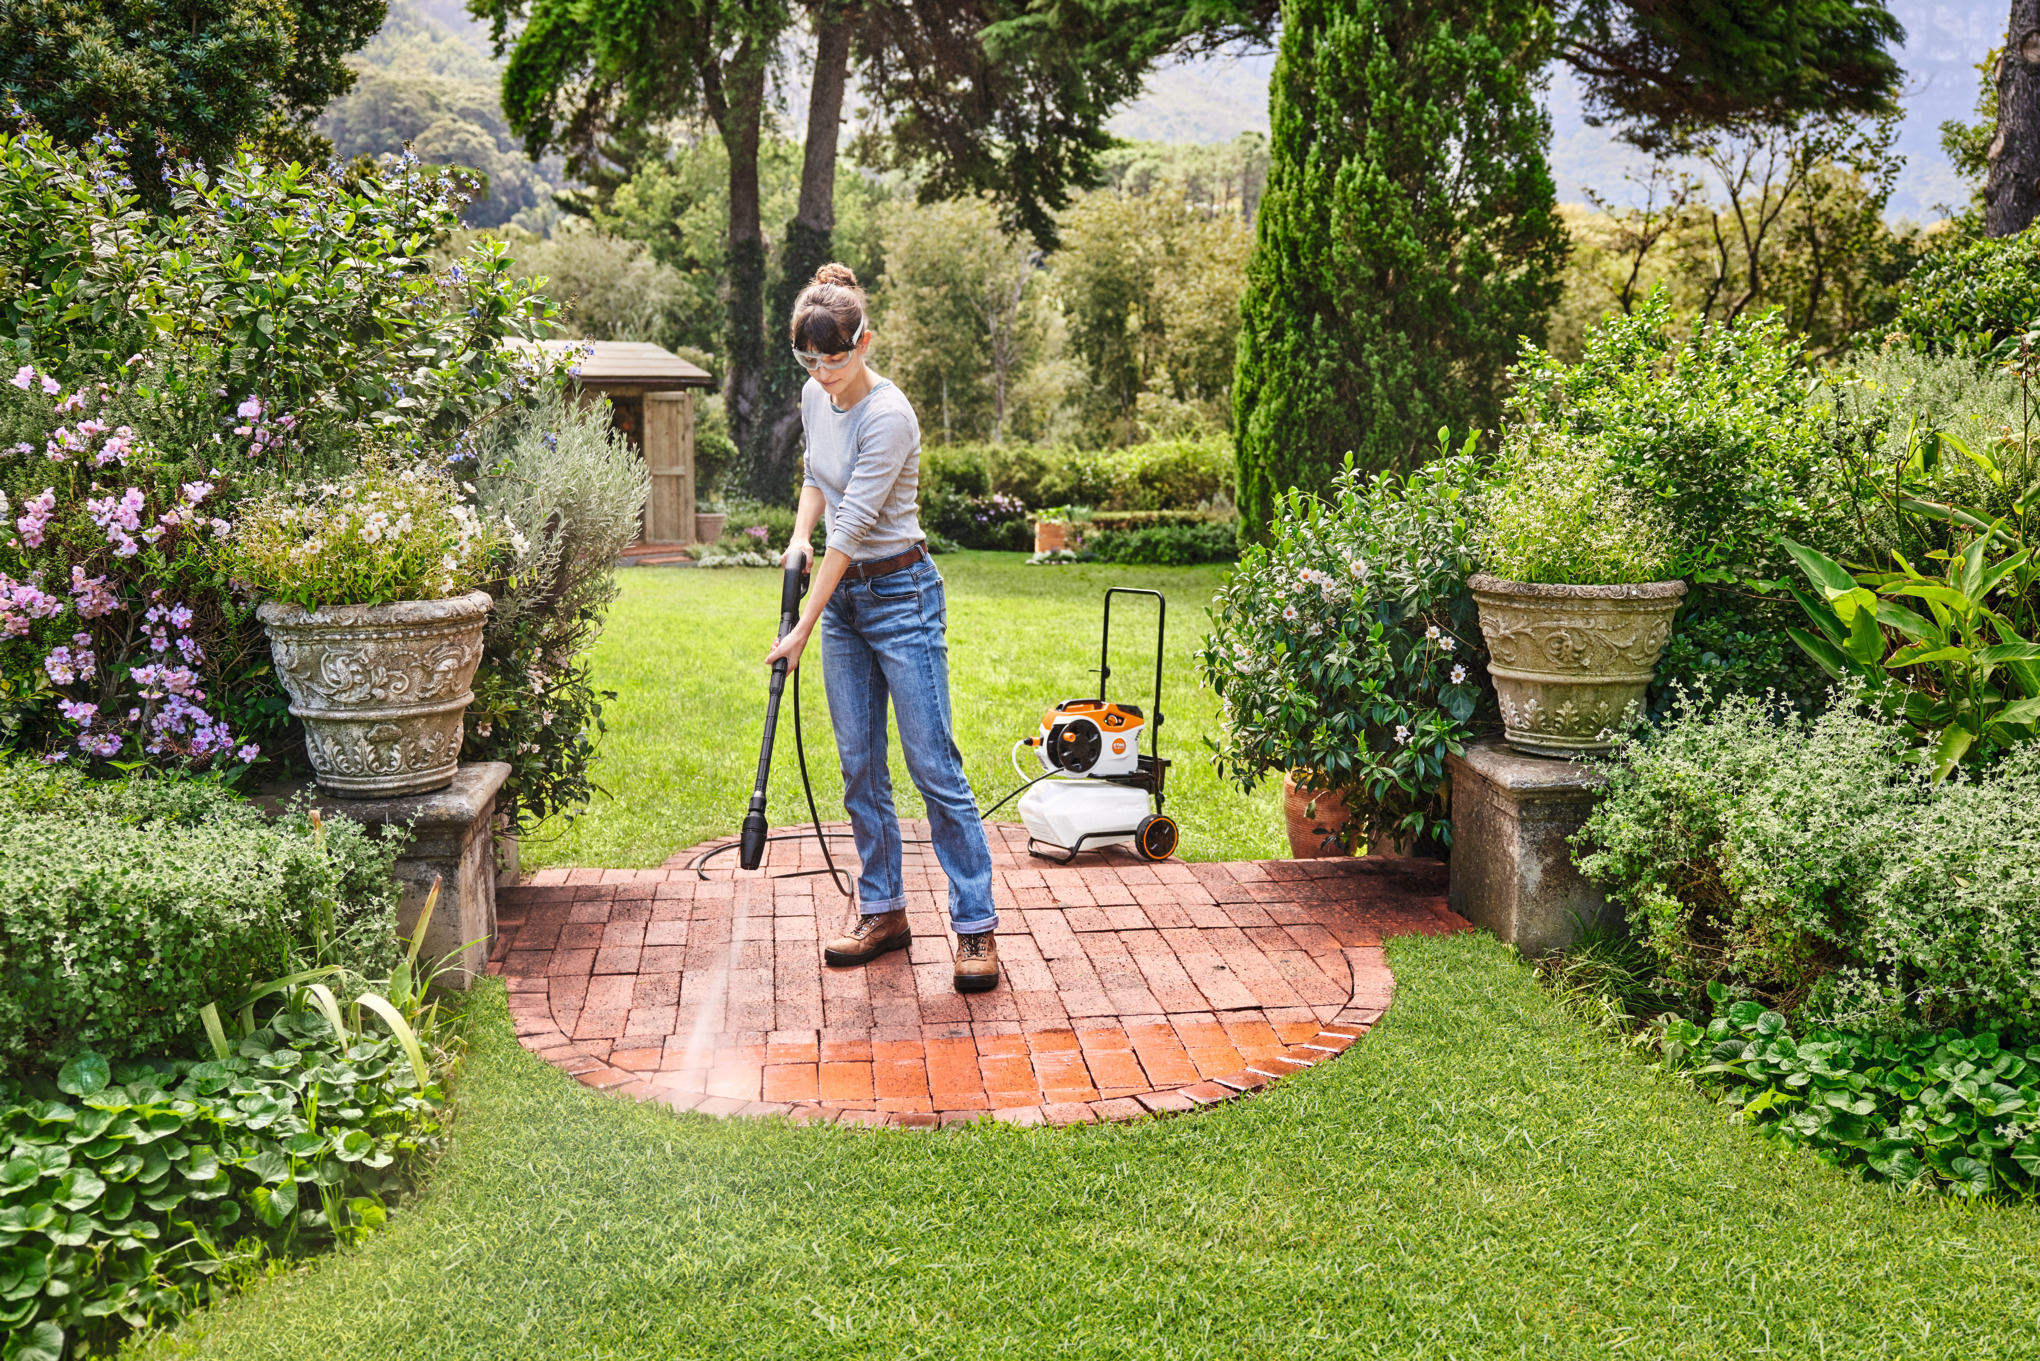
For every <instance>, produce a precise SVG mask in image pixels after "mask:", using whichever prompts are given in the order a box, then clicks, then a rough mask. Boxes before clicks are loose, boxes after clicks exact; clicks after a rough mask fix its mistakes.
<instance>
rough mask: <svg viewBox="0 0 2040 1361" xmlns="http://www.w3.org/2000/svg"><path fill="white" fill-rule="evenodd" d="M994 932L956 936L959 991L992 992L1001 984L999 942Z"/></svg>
mask: <svg viewBox="0 0 2040 1361" xmlns="http://www.w3.org/2000/svg"><path fill="white" fill-rule="evenodd" d="M993 934H994V933H993V932H990V931H976V932H973V933H972V934H970V935H968V936H958V937H957V938H956V990H957V991H958V992H990V991H991V990H992V989H993V988H996V987H997V986H999V942H997V941H996V940H993V939H992V936H993Z"/></svg>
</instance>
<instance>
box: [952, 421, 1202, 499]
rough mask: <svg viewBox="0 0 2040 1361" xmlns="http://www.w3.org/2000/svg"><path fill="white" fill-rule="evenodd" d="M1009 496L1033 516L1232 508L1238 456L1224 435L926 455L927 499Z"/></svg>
mask: <svg viewBox="0 0 2040 1361" xmlns="http://www.w3.org/2000/svg"><path fill="white" fill-rule="evenodd" d="M936 492H947V493H950V494H952V495H955V496H959V497H970V496H991V495H999V496H1007V497H1011V498H1013V499H1015V500H1017V501H1019V502H1020V503H1021V504H1022V505H1024V506H1026V507H1027V508H1028V509H1030V510H1040V509H1042V508H1044V507H1047V506H1058V505H1085V506H1093V507H1096V508H1098V509H1100V510H1112V511H1196V510H1198V509H1200V508H1206V507H1211V506H1214V505H1216V506H1223V507H1228V508H1229V507H1230V506H1231V504H1232V492H1233V459H1232V451H1231V449H1230V447H1229V445H1228V444H1227V442H1226V440H1225V439H1224V438H1222V437H1219V438H1209V439H1183V440H1156V441H1154V442H1153V443H1150V444H1134V445H1128V446H1127V447H1125V448H1123V449H1102V450H1087V449H1077V448H1072V447H1069V446H1066V445H1057V446H1043V445H1033V444H948V445H935V446H930V447H928V448H924V449H923V450H922V451H921V495H922V503H923V505H924V506H925V505H926V504H927V501H928V498H929V496H930V495H931V494H934V493H936Z"/></svg>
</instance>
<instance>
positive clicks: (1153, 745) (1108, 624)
mask: <svg viewBox="0 0 2040 1361" xmlns="http://www.w3.org/2000/svg"><path fill="white" fill-rule="evenodd" d="M1115 595H1151V596H1153V597H1154V598H1155V708H1154V720H1153V721H1152V722H1151V723H1149V724H1148V755H1149V756H1151V757H1159V756H1160V754H1161V750H1160V748H1161V741H1162V658H1163V656H1164V651H1163V634H1164V632H1165V630H1166V629H1167V627H1168V623H1169V600H1168V597H1167V596H1165V595H1163V594H1162V593H1161V592H1160V591H1149V590H1143V589H1141V588H1140V587H1137V586H1108V587H1106V588H1105V627H1104V629H1103V631H1102V635H1101V637H1100V638H1099V641H1098V694H1099V696H1100V697H1101V698H1102V697H1104V696H1105V695H1106V694H1107V693H1108V692H1107V689H1106V682H1107V681H1110V680H1111V679H1112V597H1113V596H1115Z"/></svg>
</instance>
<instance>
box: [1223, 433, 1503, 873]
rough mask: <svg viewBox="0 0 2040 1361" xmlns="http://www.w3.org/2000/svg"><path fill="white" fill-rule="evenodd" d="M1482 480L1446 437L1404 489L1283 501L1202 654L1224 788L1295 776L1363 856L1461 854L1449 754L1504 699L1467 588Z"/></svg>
mask: <svg viewBox="0 0 2040 1361" xmlns="http://www.w3.org/2000/svg"><path fill="white" fill-rule="evenodd" d="M1479 486H1480V470H1479V467H1478V465H1477V463H1476V462H1475V460H1474V458H1473V457H1472V441H1471V440H1468V441H1467V443H1466V445H1465V447H1464V448H1462V449H1461V450H1460V451H1459V452H1458V453H1454V452H1453V450H1452V449H1451V448H1449V447H1448V446H1446V445H1445V444H1444V436H1443V432H1440V448H1439V457H1438V458H1437V459H1434V460H1433V461H1431V462H1429V463H1427V464H1425V465H1424V466H1423V467H1422V468H1420V469H1418V470H1417V471H1416V472H1414V473H1412V474H1411V475H1410V476H1409V477H1408V478H1407V479H1405V478H1401V477H1397V476H1395V475H1394V474H1381V475H1378V476H1373V477H1368V476H1365V475H1363V474H1360V473H1357V472H1353V471H1350V470H1349V471H1348V472H1346V473H1345V474H1343V475H1342V476H1340V477H1339V478H1338V479H1337V480H1336V481H1335V482H1334V483H1333V485H1332V487H1331V488H1330V490H1329V491H1328V493H1327V495H1326V496H1325V497H1323V498H1317V497H1308V496H1304V495H1302V494H1300V493H1296V492H1292V493H1291V494H1290V496H1289V497H1288V499H1287V500H1285V501H1284V502H1283V503H1282V504H1281V505H1280V507H1279V508H1278V510H1277V513H1276V516H1275V520H1274V523H1273V524H1272V525H1271V526H1270V542H1269V543H1268V544H1266V545H1265V546H1258V545H1257V546H1251V547H1249V548H1247V550H1246V551H1245V552H1244V553H1243V554H1242V555H1241V558H1240V565H1239V569H1238V570H1237V571H1235V572H1234V573H1233V575H1232V576H1231V577H1230V578H1228V579H1227V581H1226V584H1225V585H1224V586H1223V587H1222V588H1220V590H1219V593H1218V595H1217V597H1216V598H1215V599H1214V601H1213V602H1212V630H1211V633H1210V635H1209V636H1208V637H1207V638H1206V639H1205V640H1204V644H1203V646H1202V648H1201V649H1200V650H1199V653H1198V663H1199V668H1200V670H1201V672H1202V674H1203V679H1204V681H1205V683H1206V684H1208V685H1210V686H1211V687H1212V688H1213V689H1214V690H1216V691H1217V692H1218V696H1219V702H1220V719H1221V722H1220V733H1219V737H1218V740H1217V742H1216V743H1215V744H1214V745H1215V748H1216V755H1217V759H1218V767H1219V771H1220V773H1221V774H1222V775H1223V776H1224V777H1225V778H1227V779H1229V780H1231V781H1233V782H1234V783H1236V784H1238V785H1239V786H1240V787H1241V788H1242V789H1245V790H1248V791H1251V790H1252V789H1253V788H1254V787H1255V786H1256V785H1257V784H1258V783H1259V782H1260V781H1262V780H1263V779H1267V778H1269V777H1271V776H1273V777H1276V778H1280V779H1283V780H1284V781H1285V782H1286V783H1287V784H1288V785H1290V786H1291V787H1293V788H1294V789H1296V790H1299V791H1304V799H1305V800H1306V803H1305V805H1304V806H1305V807H1309V806H1311V805H1315V804H1316V803H1317V802H1319V800H1318V799H1317V798H1316V797H1314V796H1315V795H1318V794H1336V795H1337V796H1338V797H1337V799H1336V800H1333V803H1334V806H1340V805H1342V806H1343V809H1344V814H1343V826H1341V827H1339V828H1338V829H1337V835H1338V838H1339V840H1340V841H1341V842H1342V843H1343V845H1344V847H1345V849H1348V850H1351V849H1354V848H1355V847H1356V846H1357V843H1359V842H1361V841H1366V842H1367V843H1369V845H1370V848H1376V847H1382V846H1392V847H1396V848H1399V849H1404V850H1409V849H1417V848H1420V847H1423V848H1435V847H1436V846H1437V845H1439V844H1441V843H1442V844H1445V845H1449V844H1450V842H1451V835H1452V831H1451V824H1450V822H1449V821H1448V819H1447V817H1446V812H1447V801H1446V795H1445V757H1446V756H1447V755H1448V754H1450V753H1456V752H1458V751H1460V750H1461V749H1462V747H1463V745H1464V744H1465V742H1466V741H1467V740H1468V739H1469V738H1470V737H1472V735H1473V731H1474V728H1473V725H1474V723H1475V721H1476V718H1477V715H1478V713H1479V712H1480V711H1481V710H1483V709H1491V707H1492V706H1491V702H1490V701H1489V700H1488V699H1487V697H1486V694H1485V691H1484V688H1483V686H1482V683H1481V682H1482V679H1483V666H1482V663H1483V661H1484V654H1483V652H1482V649H1481V646H1480V633H1479V629H1478V628H1477V626H1476V624H1475V617H1474V605H1473V600H1472V597H1471V596H1470V595H1469V594H1468V593H1467V589H1466V580H1467V576H1468V574H1469V573H1470V572H1471V571H1472V569H1473V565H1474V546H1473V538H1472V536H1473V529H1474V525H1475V522H1476V517H1475V506H1476V497H1477V493H1478V490H1479ZM1291 802H1296V800H1295V799H1292V800H1291ZM1310 816H1311V817H1312V818H1313V819H1317V820H1322V818H1323V810H1322V809H1318V810H1316V812H1314V813H1312V814H1310ZM1332 821H1340V819H1339V818H1334V819H1332ZM1293 830H1294V829H1292V831H1293ZM1294 839H1295V838H1294V836H1292V841H1294Z"/></svg>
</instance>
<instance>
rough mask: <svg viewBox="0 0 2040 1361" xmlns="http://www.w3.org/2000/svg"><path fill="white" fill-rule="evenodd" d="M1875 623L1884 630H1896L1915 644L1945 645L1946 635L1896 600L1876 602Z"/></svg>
mask: <svg viewBox="0 0 2040 1361" xmlns="http://www.w3.org/2000/svg"><path fill="white" fill-rule="evenodd" d="M1877 622H1878V623H1880V624H1882V625H1884V626H1885V627H1886V628H1892V629H1897V630H1898V631H1899V632H1900V633H1903V634H1904V635H1905V636H1906V637H1908V638H1911V639H1912V640H1914V641H1915V642H1921V643H1925V642H1932V643H1945V642H1946V641H1947V635H1946V634H1945V633H1943V632H1942V631H1941V629H1940V628H1938V627H1937V626H1936V625H1935V624H1934V623H1933V621H1932V620H1930V619H1927V618H1925V617H1924V616H1922V615H1919V614H1916V613H1914V612H1913V611H1911V610H1909V609H1907V608H1906V607H1905V606H1903V605H1901V604H1899V603H1898V602H1897V601H1896V600H1880V601H1878V602H1877Z"/></svg>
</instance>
